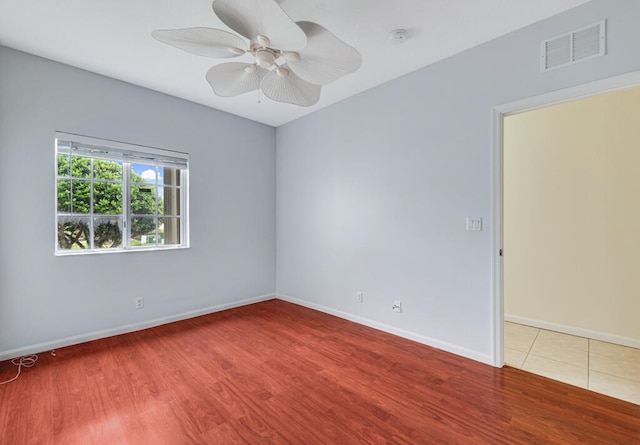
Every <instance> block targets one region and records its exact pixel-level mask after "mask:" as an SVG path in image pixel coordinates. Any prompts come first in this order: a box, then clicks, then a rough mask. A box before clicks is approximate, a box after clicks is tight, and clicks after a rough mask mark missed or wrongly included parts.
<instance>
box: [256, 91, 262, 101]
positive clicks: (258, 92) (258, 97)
mask: <svg viewBox="0 0 640 445" xmlns="http://www.w3.org/2000/svg"><path fill="white" fill-rule="evenodd" d="M257 91H258V104H261V103H262V101H261V100H260V88H258V90H257Z"/></svg>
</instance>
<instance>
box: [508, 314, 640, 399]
mask: <svg viewBox="0 0 640 445" xmlns="http://www.w3.org/2000/svg"><path fill="white" fill-rule="evenodd" d="M504 346H505V348H504V361H505V364H506V365H509V366H512V367H514V368H520V369H523V370H525V371H529V372H532V373H534V374H538V375H542V376H545V377H549V378H551V379H554V380H559V381H561V382H565V383H569V384H571V385H575V386H579V387H582V388H587V389H590V390H592V391H595V392H599V393H602V394H606V395H609V396H611V397H616V398H618V399H622V400H626V401H628V402H632V403H635V404H638V405H640V349H635V348H629V347H626V346H620V345H616V344H613V343H605V342H602V341H598V340H591V339H588V338H583V337H576V336H573V335H568V334H561V333H559V332H553V331H547V330H544V329H538V328H533V327H531V326H524V325H521V324H515V323H510V322H505V324H504Z"/></svg>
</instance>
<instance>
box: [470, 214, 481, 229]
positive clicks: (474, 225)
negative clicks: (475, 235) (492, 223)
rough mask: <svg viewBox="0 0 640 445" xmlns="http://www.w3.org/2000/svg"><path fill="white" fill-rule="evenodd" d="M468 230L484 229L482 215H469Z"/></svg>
mask: <svg viewBox="0 0 640 445" xmlns="http://www.w3.org/2000/svg"><path fill="white" fill-rule="evenodd" d="M467 230H468V231H469V230H482V218H480V217H474V218H471V217H468V218H467Z"/></svg>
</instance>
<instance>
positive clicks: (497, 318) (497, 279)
mask: <svg viewBox="0 0 640 445" xmlns="http://www.w3.org/2000/svg"><path fill="white" fill-rule="evenodd" d="M639 86H640V71H635V72H632V73H627V74H623V75H619V76H615V77H610V78H607V79H602V80H596V81H594V82H589V83H587V84H584V85H578V86H575V87H570V88H566V89H564V90H558V91H553V92H550V93H546V94H542V95H539V96H534V97H529V98H526V99H522V100H518V101H515V102H510V103H507V104H503V105H498V106H496V107H493V108H492V109H491V119H492V130H493V131H492V147H493V148H492V151H493V153H492V155H493V169H492V181H493V196H492V203H491V205H492V214H493V232H492V234H491V237H492V247H493V250H492V252H493V255H492V272H493V277H492V288H493V328H494V329H493V354H492V355H493V365H494V366H497V367H502V366H503V365H504V292H503V290H504V289H503V285H504V273H503V262H502V256H501V255H500V252H501V249H503V245H504V244H503V222H504V221H503V196H504V195H503V193H504V190H503V179H504V175H503V152H504V117H505V116H507V115H510V114H518V113H522V112H525V111H530V110H535V109H537V108H543V107H548V106H550V105H556V104H560V103H563V102H570V101H573V100H577V99H583V98H586V97H590V96H595V95H597V94H603V93H609V92H613V91H619V90H624V89H627V88H633V87H639ZM504 254H505V255H508V254H509V252H504Z"/></svg>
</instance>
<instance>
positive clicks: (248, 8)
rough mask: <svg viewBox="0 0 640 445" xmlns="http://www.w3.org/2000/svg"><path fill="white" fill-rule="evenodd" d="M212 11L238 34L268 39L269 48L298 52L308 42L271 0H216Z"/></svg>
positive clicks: (297, 27) (250, 38) (296, 26)
mask: <svg viewBox="0 0 640 445" xmlns="http://www.w3.org/2000/svg"><path fill="white" fill-rule="evenodd" d="M213 11H214V12H215V13H216V15H217V16H218V18H219V19H220V20H222V22H223V23H224V24H225V25H227V26H228V27H229V28H231V29H233V30H234V31H235V32H237V33H238V34H241V35H243V36H245V37H246V38H247V39H249V40H251V41H253V42H257V41H258V36H265V37H267V38H268V39H269V42H270V43H269V45H268V46H270V47H271V48H278V49H287V50H291V51H298V50H301V49H302V48H304V47H305V46H306V45H307V37H306V36H305V34H304V32H303V31H302V30H301V29H300V27H299V26H298V25H296V23H295V22H294V21H293V20H291V18H289V16H288V15H287V13H286V12H284V10H283V9H282V8H281V7H280V6H279V5H278V4H277V3H276V2H275V1H274V0H215V1H214V2H213Z"/></svg>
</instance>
